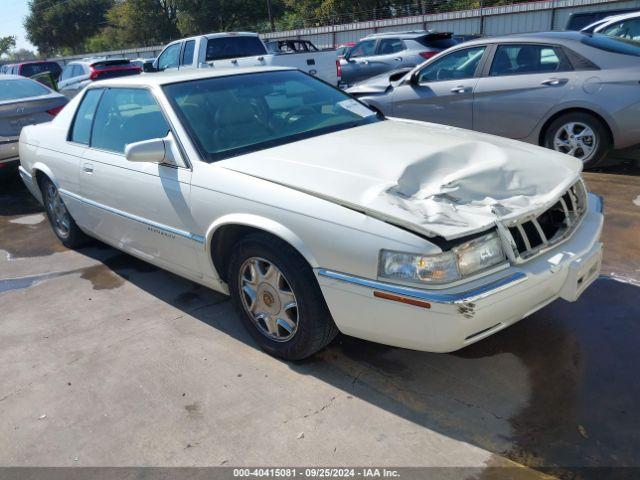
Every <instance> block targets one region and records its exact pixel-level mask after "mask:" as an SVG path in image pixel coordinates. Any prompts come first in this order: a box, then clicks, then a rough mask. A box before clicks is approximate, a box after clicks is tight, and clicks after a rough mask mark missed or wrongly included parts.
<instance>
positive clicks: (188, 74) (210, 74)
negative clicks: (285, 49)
mask: <svg viewBox="0 0 640 480" xmlns="http://www.w3.org/2000/svg"><path fill="white" fill-rule="evenodd" d="M285 70H295V68H286V67H229V68H198V69H195V68H186V69H184V70H170V71H165V72H157V73H145V74H141V75H131V76H128V77H118V78H112V79H108V80H99V81H96V82H93V83H92V84H91V86H94V85H95V86H155V85H168V84H170V83H178V82H185V81H189V80H199V79H203V78H216V77H230V76H233V75H243V74H251V73H262V72H273V71H276V72H277V71H285Z"/></svg>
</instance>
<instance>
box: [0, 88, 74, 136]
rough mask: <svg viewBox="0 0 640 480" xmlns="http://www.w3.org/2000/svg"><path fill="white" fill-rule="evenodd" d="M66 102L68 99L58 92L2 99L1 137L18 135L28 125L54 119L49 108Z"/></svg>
mask: <svg viewBox="0 0 640 480" xmlns="http://www.w3.org/2000/svg"><path fill="white" fill-rule="evenodd" d="M66 103H67V101H66V99H65V98H64V97H63V96H61V95H57V94H53V95H47V96H44V97H35V98H21V99H19V100H4V101H0V137H18V136H19V135H20V131H21V130H22V127H24V126H26V125H33V124H36V123H43V122H49V121H51V120H53V118H54V116H53V115H50V114H49V113H47V110H52V109H54V108H56V107H60V106H62V105H65V104H66Z"/></svg>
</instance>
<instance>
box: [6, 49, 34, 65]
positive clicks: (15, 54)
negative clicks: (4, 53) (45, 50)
mask: <svg viewBox="0 0 640 480" xmlns="http://www.w3.org/2000/svg"><path fill="white" fill-rule="evenodd" d="M36 58H38V56H37V55H36V54H35V53H34V52H32V51H31V50H27V49H26V48H19V49H18V50H14V51H12V52H11V53H10V54H9V60H12V61H14V62H27V61H29V60H35V59H36Z"/></svg>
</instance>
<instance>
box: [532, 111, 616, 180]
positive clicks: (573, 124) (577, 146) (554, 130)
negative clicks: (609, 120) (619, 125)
mask: <svg viewBox="0 0 640 480" xmlns="http://www.w3.org/2000/svg"><path fill="white" fill-rule="evenodd" d="M544 146H545V147H547V148H550V149H552V150H555V151H557V152H560V153H566V154H567V155H571V156H572V157H575V158H577V159H578V160H581V161H582V162H583V164H584V168H585V169H587V168H594V167H596V166H597V165H598V164H600V163H601V162H602V161H603V160H604V158H605V157H606V156H607V154H608V153H609V152H610V151H611V146H612V140H611V136H610V134H609V132H608V130H607V128H606V127H605V125H604V124H603V123H602V121H600V120H599V119H598V118H596V117H595V116H593V115H590V114H588V113H582V112H572V113H566V114H564V115H561V116H559V117H558V118H556V119H555V120H554V121H553V122H551V124H550V125H549V127H548V128H547V130H546V132H545V137H544Z"/></svg>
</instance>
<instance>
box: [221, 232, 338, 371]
mask: <svg viewBox="0 0 640 480" xmlns="http://www.w3.org/2000/svg"><path fill="white" fill-rule="evenodd" d="M227 279H228V283H229V290H230V293H231V299H232V301H233V304H234V306H235V308H236V310H237V312H238V315H239V316H240V318H241V319H242V322H243V324H244V326H245V328H246V329H247V330H248V331H249V333H250V334H251V336H252V337H253V338H254V339H255V340H256V342H257V343H258V345H260V347H261V348H262V349H263V350H265V351H266V352H268V353H270V354H272V355H274V356H277V357H280V358H284V359H287V360H300V359H303V358H306V357H309V356H311V355H313V354H314V353H316V352H317V351H319V350H321V349H322V348H324V347H325V346H326V345H327V344H329V343H330V342H331V340H333V338H334V337H335V336H336V334H337V333H338V329H337V328H336V326H335V324H334V322H333V319H332V318H331V315H330V313H329V309H328V308H327V305H326V303H325V301H324V298H323V296H322V292H321V291H320V287H319V286H318V282H317V281H316V278H315V276H314V274H313V271H312V270H311V268H310V267H309V265H308V263H307V262H306V261H305V260H304V258H303V257H302V256H301V255H300V254H299V253H298V252H297V251H296V250H294V249H293V248H292V247H290V246H289V245H288V244H287V243H285V242H283V241H282V240H280V239H278V238H276V237H273V236H270V235H267V234H262V233H257V234H252V235H249V236H247V237H246V238H244V239H243V240H241V241H240V242H239V243H238V244H237V245H236V247H235V249H234V252H233V254H232V256H231V259H230V261H229V269H228V276H227Z"/></svg>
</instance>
